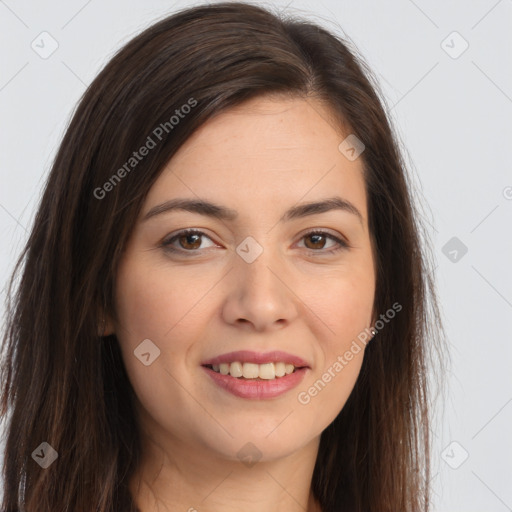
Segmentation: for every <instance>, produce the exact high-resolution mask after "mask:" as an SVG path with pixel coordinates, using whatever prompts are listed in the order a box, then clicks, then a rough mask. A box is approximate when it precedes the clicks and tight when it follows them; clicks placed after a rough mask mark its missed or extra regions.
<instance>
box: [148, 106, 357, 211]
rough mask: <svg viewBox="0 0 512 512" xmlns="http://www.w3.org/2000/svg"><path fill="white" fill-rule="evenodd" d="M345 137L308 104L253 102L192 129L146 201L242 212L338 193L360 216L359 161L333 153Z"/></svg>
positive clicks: (319, 109)
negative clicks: (209, 204)
mask: <svg viewBox="0 0 512 512" xmlns="http://www.w3.org/2000/svg"><path fill="white" fill-rule="evenodd" d="M347 135H349V134H348V133H343V132H342V129H341V127H340V126H338V125H337V124H336V123H335V122H334V120H333V115H332V112H330V111H329V109H328V108H327V107H325V106H324V105H323V104H322V103H320V102H318V101H316V100H311V99H307V100H306V99H299V98H293V99H292V98H285V97H258V98H254V99H252V100H250V101H247V102H245V103H243V104H241V105H239V106H237V107H234V108H231V109H230V110H227V111H224V112H221V113H220V114H218V115H216V116H215V117H213V118H211V119H209V120H208V121H207V122H206V123H204V124H203V125H202V126H201V127H200V128H199V129H198V130H196V132H194V133H193V134H192V136H191V137H189V139H188V140H187V141H186V142H185V143H184V144H183V146H182V147H181V148H180V149H179V151H178V152H177V153H176V154H175V155H174V156H173V158H172V159H171V160H170V161H169V163H168V164H167V166H166V168H165V169H164V170H163V171H162V174H161V175H160V177H159V178H158V180H157V181H156V182H155V184H154V185H153V187H152V189H151V190H150V193H149V194H148V198H147V202H146V204H147V205H148V206H151V205H154V204H155V203H156V202H158V201H161V202H163V201H168V200H169V199H172V198H175V197H194V196H196V198H199V197H200V198H208V199H211V200H212V201H214V202H216V203H219V202H221V203H223V204H225V205H226V206H229V207H232V208H235V209H237V210H239V209H241V210H242V211H243V210H244V207H245V209H250V210H252V209H255V208H257V207H265V208H266V209H268V208H270V209H272V208H279V207H282V208H285V207H286V205H290V204H293V203H297V202H299V201H304V202H306V201H313V200H317V199H321V198H325V197H328V196H333V195H340V196H342V197H344V198H346V199H348V200H349V201H350V202H352V203H354V204H355V205H356V206H357V208H358V209H359V210H360V211H361V213H362V214H363V216H364V217H365V218H366V194H365V186H364V178H363V162H362V158H357V159H356V160H354V161H351V160H349V159H347V158H346V157H345V156H344V154H343V153H342V152H341V151H340V149H339V145H340V143H341V142H342V141H343V139H344V138H345V137H346V136H347ZM150 203H151V204H150Z"/></svg>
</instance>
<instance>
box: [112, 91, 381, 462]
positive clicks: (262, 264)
mask: <svg viewBox="0 0 512 512" xmlns="http://www.w3.org/2000/svg"><path fill="white" fill-rule="evenodd" d="M174 129H175V130H179V125H178V126H176V127H175V128H174ZM348 135H349V134H348V133H347V134H344V135H342V134H341V133H339V132H338V131H337V130H335V129H334V125H333V124H332V122H331V121H330V116H329V112H328V111H327V110H325V107H323V106H322V105H321V104H320V103H318V102H316V101H313V100H307V101H306V100H302V99H288V98H287V99H277V98H273V99H271V98H270V97H260V98H256V99H253V100H250V101H249V102H246V103H245V104H243V105H241V106H239V107H236V108H234V109H232V110H230V111H227V112H225V113H222V114H220V115H218V116H217V117H215V118H213V119H210V120H209V121H208V122H207V123H206V124H204V125H203V126H202V127H201V128H200V129H199V130H198V131H196V132H195V134H194V135H193V136H192V137H191V138H190V139H189V140H188V141H187V142H186V143H185V144H184V145H183V146H182V147H181V148H180V150H179V152H178V153H176V155H175V156H174V157H173V158H172V160H171V161H170V162H169V164H168V165H167V167H166V168H165V169H164V171H163V172H162V174H161V175H160V177H159V179H158V180H157V181H156V183H155V184H154V186H153V187H152V189H151V190H150V192H149V194H148V196H147V199H146V202H145V204H144V206H143V208H142V211H141V215H140V218H139V221H138V223H137V224H136V225H135V226H134V231H133V235H132V237H131V239H130V241H129V244H128V246H127V248H126V252H125V253H124V256H123V260H122V261H121V264H120V267H119V270H118V276H117V289H116V309H117V313H118V322H117V323H115V324H113V323H111V327H112V329H113V330H114V331H115V333H116V335H117V337H118V339H119V343H120V346H121V350H122V355H123V359H124V363H125V365H126V370H127V372H128V375H129V378H130V381H131V383H132V386H133V388H134V390H135V393H136V396H137V399H138V402H137V404H136V407H137V413H138V420H139V422H140V423H141V425H142V426H143V427H144V429H145V431H146V432H147V433H149V434H151V435H152V436H154V437H155V438H156V437H159V439H160V442H162V439H165V442H166V443H168V447H169V448H171V449H172V448H173V447H178V446H179V447H180V448H187V449H188V450H201V452H202V453H209V454H210V455H212V454H213V455H215V456H218V457H222V458H225V459H232V460H236V459H241V458H243V457H244V456H246V455H248V456H249V457H251V456H252V458H253V459H254V458H260V457H261V459H262V460H272V459H276V458H280V457H284V456H286V455H289V454H292V453H293V452H295V451H297V450H298V449H300V448H301V447H304V446H305V445H306V444H308V443H310V442H314V441H315V440H317V438H318V436H319V435H320V434H321V432H322V431H323V430H324V429H325V428H326V427H327V426H328V425H329V424H330V423H331V422H332V421H333V419H334V418H335V417H336V416H337V414H338V413H339V412H340V410H341V409H342V408H343V406H344V404H345V402H346V400H347V398H348V396H349V394H350V392H351V390H352V388H353V386H354V384H355V381H356V378H357V376H358V374H359V371H360V367H361V363H362V360H363V354H364V344H362V343H361V342H357V340H358V335H360V334H361V333H362V332H363V331H364V330H365V328H366V329H368V328H369V327H370V326H371V325H372V324H371V322H372V319H373V318H372V305H373V299H374V292H375V269H374V260H373V257H372V245H371V242H370V234H369V232H368V222H367V220H368V218H367V205H366V194H365V185H364V180H363V174H362V159H361V158H356V159H353V158H347V157H346V156H345V154H344V153H342V151H341V150H340V149H339V145H340V143H341V142H342V141H343V139H344V138H345V137H346V136H348ZM352 153H353V152H352ZM347 154H349V155H350V154H351V153H350V152H349V153H347ZM333 198H340V199H341V200H343V201H345V202H347V203H350V204H351V205H352V206H353V207H354V210H353V211H349V209H347V208H339V207H337V208H332V209H328V208H322V207H316V208H310V209H307V208H303V207H302V206H303V205H305V204H306V203H313V202H314V203H323V202H324V201H327V200H328V199H333ZM178 199H180V200H188V201H194V202H195V201H199V200H201V201H204V202H208V203H214V204H215V205H217V206H218V207H219V208H214V207H203V208H201V209H197V210H195V211H187V210H186V209H178V208H176V209H170V208H166V207H165V206H162V207H160V205H166V204H167V206H169V205H170V203H168V202H170V201H176V200H178ZM224 210H229V213H230V214H231V215H227V214H226V216H225V217H221V213H222V212H224ZM290 211H291V212H295V213H294V214H287V212H290ZM357 211H358V212H359V213H360V215H361V217H359V216H358V215H357V214H356V213H354V212H357ZM150 212H152V213H150ZM148 213H150V215H149V216H148ZM184 229H193V230H194V231H200V232H201V233H200V234H197V233H195V234H194V233H192V234H189V235H188V236H186V235H181V236H177V235H179V234H180V232H181V231H182V230H184ZM318 231H320V232H321V233H320V234H311V232H318ZM308 233H309V234H308ZM331 237H332V238H331ZM337 239H339V240H341V241H342V242H343V241H344V242H345V243H347V244H348V247H344V246H343V245H342V244H340V243H339V242H337ZM359 339H361V337H360V338H359ZM144 340H146V341H144ZM354 341H356V342H357V343H356V345H354ZM355 346H357V347H359V351H356V350H355V349H354V347H355ZM351 347H352V348H351ZM238 351H248V352H245V353H242V354H231V355H230V353H233V352H238ZM273 352H280V354H272V353H273ZM349 352H350V354H351V357H350V354H348V353H349ZM269 353H270V354H269ZM226 354H227V355H226ZM223 356H225V357H224V358H223ZM218 358H223V359H220V360H219V359H218ZM222 360H224V364H223V365H220V362H221V361H222ZM342 361H343V362H342ZM258 362H259V363H261V364H256V363H258ZM207 363H210V365H211V366H210V367H208V366H205V365H207ZM230 363H233V364H230ZM237 363H240V364H237ZM244 363H246V364H244ZM270 363H274V364H270ZM282 363H285V365H286V364H290V363H295V367H296V369H295V371H294V372H293V373H291V374H287V373H286V372H287V371H291V369H292V367H290V366H288V367H287V366H285V365H283V364H282ZM214 364H216V365H217V364H218V365H219V368H218V371H216V370H217V367H215V369H213V365H214ZM228 364H229V366H228ZM303 366H304V367H303ZM300 367H302V368H300ZM226 368H229V371H230V374H228V375H224V373H225V372H226V371H227V370H226ZM283 371H284V373H285V375H284V376H282V373H283ZM231 372H232V373H233V374H234V375H239V374H240V372H241V373H242V376H241V377H237V376H232V375H231ZM237 372H238V373H237ZM276 372H277V374H278V375H281V376H276V377H274V378H273V379H272V378H271V377H272V375H273V374H275V373H276ZM244 375H245V376H246V377H247V378H245V377H244ZM256 375H258V377H257V379H258V380H254V378H255V376H256ZM260 376H261V379H260ZM315 383H316V384H315ZM247 443H252V445H248V444H247ZM253 445H254V446H253ZM189 453H190V451H189Z"/></svg>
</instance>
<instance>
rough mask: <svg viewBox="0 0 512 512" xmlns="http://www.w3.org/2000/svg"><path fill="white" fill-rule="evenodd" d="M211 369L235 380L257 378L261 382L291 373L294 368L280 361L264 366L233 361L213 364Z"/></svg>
mask: <svg viewBox="0 0 512 512" xmlns="http://www.w3.org/2000/svg"><path fill="white" fill-rule="evenodd" d="M212 369H213V370H214V371H215V372H217V373H221V374H222V375H231V377H236V378H241V377H243V378H244V379H257V378H258V377H259V378H260V379H263V380H272V379H275V378H276V377H284V376H285V375H289V374H290V373H293V371H294V370H295V366H294V365H293V364H290V363H284V362H282V361H278V362H276V363H264V364H256V363H241V362H240V361H233V362H232V363H220V364H213V365H212Z"/></svg>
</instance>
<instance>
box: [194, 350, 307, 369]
mask: <svg viewBox="0 0 512 512" xmlns="http://www.w3.org/2000/svg"><path fill="white" fill-rule="evenodd" d="M234 361H240V362H243V363H255V364H264V363H277V362H283V363H290V364H293V366H295V367H296V368H301V367H304V366H305V367H308V368H309V365H308V363H307V362H306V361H304V359H302V358H300V357H299V356H296V355H293V354H289V353H288V352H283V351H281V350H272V351H270V352H253V351H252V350H237V351H235V352H228V353H227V354H221V355H220V356H217V357H213V358H211V359H208V360H206V361H203V362H202V363H201V365H202V366H205V365H207V364H211V365H213V364H221V363H232V362H234Z"/></svg>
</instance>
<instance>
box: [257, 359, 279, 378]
mask: <svg viewBox="0 0 512 512" xmlns="http://www.w3.org/2000/svg"><path fill="white" fill-rule="evenodd" d="M259 369H260V373H259V375H258V377H259V378H260V379H265V380H270V379H275V377H276V371H275V369H274V363H267V364H260V368H259Z"/></svg>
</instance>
